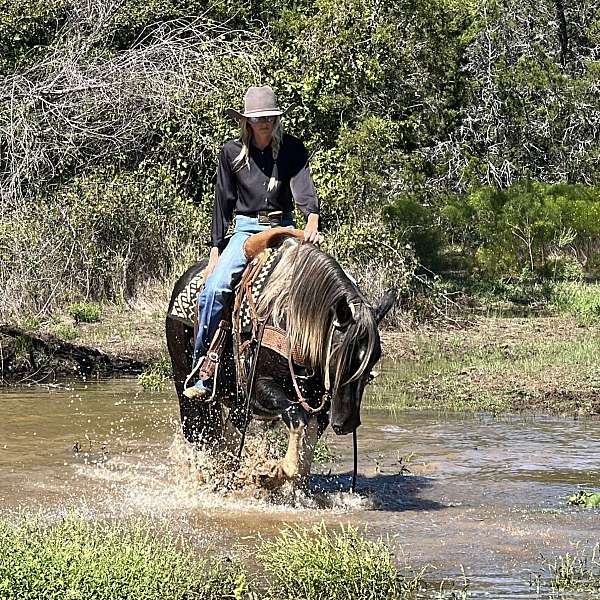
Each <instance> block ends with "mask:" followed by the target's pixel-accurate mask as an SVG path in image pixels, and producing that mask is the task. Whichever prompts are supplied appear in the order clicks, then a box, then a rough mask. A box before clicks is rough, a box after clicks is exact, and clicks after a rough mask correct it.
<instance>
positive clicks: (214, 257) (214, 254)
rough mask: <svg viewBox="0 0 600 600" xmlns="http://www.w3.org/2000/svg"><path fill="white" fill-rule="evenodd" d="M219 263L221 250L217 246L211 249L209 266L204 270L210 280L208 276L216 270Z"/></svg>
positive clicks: (205, 275)
mask: <svg viewBox="0 0 600 600" xmlns="http://www.w3.org/2000/svg"><path fill="white" fill-rule="evenodd" d="M218 262H219V249H218V248H217V247H216V246H213V247H212V248H211V249H210V254H209V255H208V264H207V265H206V268H205V269H204V277H205V278H208V276H209V275H210V274H211V273H212V272H213V271H214V270H215V267H216V266H217V263H218Z"/></svg>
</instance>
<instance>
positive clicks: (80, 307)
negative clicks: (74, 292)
mask: <svg viewBox="0 0 600 600" xmlns="http://www.w3.org/2000/svg"><path fill="white" fill-rule="evenodd" d="M69 315H70V316H71V317H72V318H73V320H74V321H75V323H97V322H98V321H99V320H100V316H101V315H102V307H101V306H100V305H99V304H97V303H96V302H76V303H74V304H71V305H70V306H69Z"/></svg>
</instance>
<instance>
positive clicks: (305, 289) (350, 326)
mask: <svg viewBox="0 0 600 600" xmlns="http://www.w3.org/2000/svg"><path fill="white" fill-rule="evenodd" d="M340 306H343V307H344V309H345V312H346V313H347V314H348V319H347V320H346V322H345V323H339V322H338V321H337V319H338V316H337V312H339V311H338V310H337V309H338V308H339V307H340ZM257 310H258V313H259V314H261V315H266V314H267V313H268V312H269V310H270V311H271V318H272V320H273V322H274V323H275V325H277V326H280V327H284V328H285V329H286V330H287V332H288V337H289V340H290V347H293V348H296V349H297V351H298V352H299V355H300V357H301V358H302V359H303V361H304V362H305V364H308V365H310V366H311V367H313V368H316V369H320V370H321V371H322V372H323V370H324V369H325V368H326V366H325V365H326V364H327V362H331V364H335V365H336V368H335V380H334V388H335V389H337V388H339V386H340V385H342V384H346V383H349V382H351V381H354V380H356V379H358V378H359V377H361V376H362V375H363V374H364V372H365V370H366V368H367V366H368V363H369V359H370V357H371V354H372V353H373V350H374V348H375V345H376V341H377V337H378V335H379V334H378V331H377V324H376V322H375V318H374V316H373V312H372V310H371V308H370V307H369V305H368V303H367V301H366V300H365V298H364V297H363V295H362V294H361V293H360V291H359V290H358V288H357V287H356V285H355V284H354V283H353V282H352V281H351V280H350V279H349V278H348V276H347V275H346V273H344V271H343V269H342V268H341V267H340V266H339V265H338V263H337V262H336V261H335V260H334V259H333V258H331V256H328V255H327V254H325V253H324V252H321V250H319V249H318V248H317V247H316V246H314V245H312V244H301V243H299V242H298V241H297V240H295V239H289V240H287V241H286V242H285V243H284V245H283V249H282V257H281V259H280V261H279V263H278V265H277V267H276V268H275V270H274V271H273V273H272V275H271V277H270V279H269V282H268V283H267V285H266V286H265V289H264V291H263V294H262V295H261V299H260V301H259V303H258V306H257ZM334 328H338V329H339V330H340V332H341V333H342V335H341V336H336V340H337V341H336V342H335V343H333V345H332V339H333V333H334ZM364 339H366V340H367V344H366V351H365V353H364V356H361V357H360V359H361V363H360V365H359V366H358V367H357V368H356V369H355V371H354V372H353V373H349V374H347V371H348V369H349V367H350V363H351V357H352V356H353V352H354V350H355V345H356V344H357V343H358V342H359V340H364Z"/></svg>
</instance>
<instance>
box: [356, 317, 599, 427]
mask: <svg viewBox="0 0 600 600" xmlns="http://www.w3.org/2000/svg"><path fill="white" fill-rule="evenodd" d="M406 343H407V345H409V346H410V347H411V354H410V358H408V359H405V360H397V361H394V362H392V363H388V364H387V365H384V368H383V369H382V375H381V377H379V378H378V379H377V380H376V383H375V385H374V386H373V387H372V388H371V389H370V393H369V396H368V399H367V401H366V402H365V405H364V406H365V407H366V408H367V409H375V410H388V411H397V410H402V409H406V408H415V409H427V410H442V411H467V412H479V411H486V412H491V413H495V414H499V413H505V412H521V411H528V410H531V411H533V412H543V413H544V414H569V415H571V414H573V415H578V416H582V415H590V414H597V413H598V412H599V410H600V402H599V401H598V398H600V378H599V377H598V371H597V365H598V363H599V362H600V335H599V334H598V333H597V331H595V330H594V329H593V328H589V327H581V328H579V327H577V326H576V324H575V323H574V322H573V320H572V319H567V318H565V319H562V318H553V319H541V320H536V319H527V320H524V319H520V320H519V319H481V320H480V321H479V324H478V325H477V326H475V327H473V328H471V329H464V330H457V331H449V330H445V331H442V332H438V331H434V332H428V333H427V334H422V335H416V336H414V337H413V338H412V339H410V340H408V341H407V342H406Z"/></svg>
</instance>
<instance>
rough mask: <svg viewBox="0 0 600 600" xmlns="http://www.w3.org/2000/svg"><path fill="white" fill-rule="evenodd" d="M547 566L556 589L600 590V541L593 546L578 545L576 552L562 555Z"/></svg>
mask: <svg viewBox="0 0 600 600" xmlns="http://www.w3.org/2000/svg"><path fill="white" fill-rule="evenodd" d="M546 566H547V568H548V570H549V572H550V578H551V579H550V584H551V586H552V589H553V590H555V591H558V592H564V591H582V592H583V591H585V592H596V593H598V592H600V543H599V544H596V545H595V546H594V547H593V548H588V547H582V546H577V547H576V548H575V551H574V553H572V554H571V553H567V554H564V555H561V556H559V557H558V558H556V559H554V560H553V561H552V562H547V563H546ZM596 597H597V596H596Z"/></svg>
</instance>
